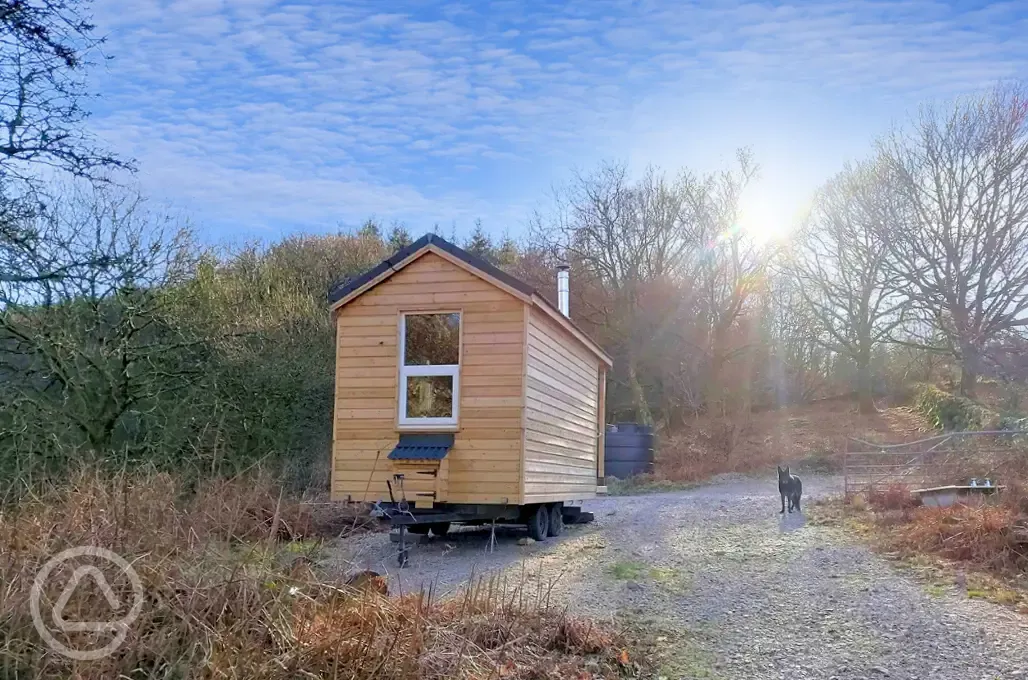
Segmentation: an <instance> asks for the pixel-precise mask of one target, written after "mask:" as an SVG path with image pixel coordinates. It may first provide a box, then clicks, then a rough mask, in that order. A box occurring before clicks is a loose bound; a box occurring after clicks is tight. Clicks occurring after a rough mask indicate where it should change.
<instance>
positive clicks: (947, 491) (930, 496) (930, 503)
mask: <svg viewBox="0 0 1028 680" xmlns="http://www.w3.org/2000/svg"><path fill="white" fill-rule="evenodd" d="M1003 488H1004V487H1002V486H970V485H963V484H961V485H950V486H934V487H932V488H930V489H914V493H916V494H917V495H918V496H919V497H920V498H921V502H922V503H923V504H924V505H925V506H926V507H929V508H947V507H949V506H951V505H954V504H956V503H961V502H966V501H967V500H968V499H971V498H975V499H977V500H982V498H983V497H984V496H990V495H992V494H994V493H996V492H997V491H1000V490H1001V489H1003Z"/></svg>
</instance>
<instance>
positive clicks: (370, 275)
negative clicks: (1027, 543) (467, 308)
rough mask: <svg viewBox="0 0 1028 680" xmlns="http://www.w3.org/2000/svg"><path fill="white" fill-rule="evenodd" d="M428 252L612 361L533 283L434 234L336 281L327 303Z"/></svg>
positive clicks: (350, 296)
mask: <svg viewBox="0 0 1028 680" xmlns="http://www.w3.org/2000/svg"><path fill="white" fill-rule="evenodd" d="M428 252H435V253H436V254H438V255H440V256H442V257H443V258H444V259H446V260H449V261H450V262H452V263H453V264H454V265H455V266H460V267H461V268H463V269H466V270H467V271H469V272H471V273H472V274H475V275H477V276H479V277H480V278H482V279H484V280H485V281H487V282H489V283H491V284H493V285H494V286H496V287H498V288H500V289H502V290H505V291H506V292H508V293H510V294H511V295H514V296H515V297H517V298H519V299H520V300H522V301H523V302H524V303H525V304H529V305H534V306H537V307H539V308H541V309H542V310H543V311H544V312H545V313H546V314H547V315H549V316H550V317H551V318H553V319H554V320H555V321H557V322H558V323H559V324H560V325H561V326H562V327H563V328H564V329H565V330H566V331H567V332H568V333H570V334H571V335H572V336H574V337H575V338H577V339H578V340H579V341H580V342H582V344H584V345H585V346H586V347H588V348H589V350H591V351H592V352H593V353H594V354H596V355H597V356H598V357H599V358H600V360H601V361H602V362H603V363H605V364H607V365H608V366H611V365H613V361H612V360H611V358H610V357H609V356H607V354H606V352H604V351H603V349H602V348H600V346H599V345H597V344H596V343H595V342H593V341H592V340H591V339H590V338H589V336H587V335H586V334H585V333H584V332H582V330H581V329H579V328H578V327H577V326H576V325H575V324H574V323H573V322H572V321H571V319H569V318H568V317H566V316H564V315H563V314H561V313H560V311H558V310H557V308H556V307H554V306H553V304H552V303H551V302H550V301H549V300H547V299H546V298H544V297H543V296H542V295H540V294H539V291H537V290H536V289H535V288H533V287H532V286H530V285H528V284H527V283H525V282H524V281H522V280H521V279H519V278H517V277H515V276H511V275H510V274H508V273H507V272H505V271H503V270H502V269H500V268H499V267H497V266H496V265H494V264H492V263H491V262H489V261H488V260H486V259H484V258H481V257H478V256H477V255H473V254H472V253H469V252H468V251H466V250H464V249H463V248H460V247H458V246H456V245H454V244H453V243H450V242H449V241H447V240H446V239H444V238H442V237H441V236H438V235H437V234H425V235H424V236H422V237H421V238H419V239H418V240H417V241H415V242H414V243H411V244H410V245H409V246H407V247H406V248H401V249H399V250H397V251H396V252H395V253H393V254H392V255H390V256H389V257H387V258H386V259H384V260H382V261H381V262H380V263H378V264H377V265H375V266H374V267H372V268H371V269H369V270H368V271H366V272H364V273H363V274H360V275H358V276H355V277H353V278H351V279H348V280H347V281H344V282H343V283H341V284H339V285H337V286H336V287H335V288H333V289H332V291H331V292H330V293H329V303H330V307H331V309H332V310H333V311H335V310H338V309H339V308H341V307H343V306H344V305H346V304H347V303H348V302H350V301H352V300H354V299H355V298H358V297H360V296H361V295H363V294H364V293H366V292H368V291H369V290H371V289H372V288H374V287H375V286H377V285H378V284H380V283H382V282H383V281H385V280H386V279H388V278H389V277H390V276H392V275H393V274H395V273H396V272H398V271H400V270H401V269H403V268H404V267H406V266H407V265H409V264H410V263H412V262H414V261H415V260H417V259H418V258H420V257H421V256H422V255H424V254H426V253H428Z"/></svg>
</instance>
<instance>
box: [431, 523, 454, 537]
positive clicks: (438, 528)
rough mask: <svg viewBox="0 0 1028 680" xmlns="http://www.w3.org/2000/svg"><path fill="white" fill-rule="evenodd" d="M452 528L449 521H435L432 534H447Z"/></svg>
mask: <svg viewBox="0 0 1028 680" xmlns="http://www.w3.org/2000/svg"><path fill="white" fill-rule="evenodd" d="M449 530H450V523H449V522H435V523H434V524H432V535H433V536H445V535H446V532H447V531H449Z"/></svg>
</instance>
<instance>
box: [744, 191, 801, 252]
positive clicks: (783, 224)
mask: <svg viewBox="0 0 1028 680" xmlns="http://www.w3.org/2000/svg"><path fill="white" fill-rule="evenodd" d="M802 215H803V202H802V200H800V199H799V198H798V197H797V196H796V195H795V194H794V192H788V191H782V190H781V188H777V189H776V188H775V187H772V186H771V185H769V184H768V183H760V184H757V185H754V186H750V187H747V188H746V190H745V191H744V192H743V195H742V197H741V198H740V200H739V218H738V226H739V228H740V229H741V230H742V231H744V232H745V233H746V234H748V235H749V236H750V238H752V239H753V240H754V241H755V242H757V243H759V244H765V243H769V242H771V241H784V240H786V239H787V238H788V237H789V234H790V233H791V232H792V231H793V230H794V229H795V228H796V226H797V225H798V224H799V222H800V220H801V219H802Z"/></svg>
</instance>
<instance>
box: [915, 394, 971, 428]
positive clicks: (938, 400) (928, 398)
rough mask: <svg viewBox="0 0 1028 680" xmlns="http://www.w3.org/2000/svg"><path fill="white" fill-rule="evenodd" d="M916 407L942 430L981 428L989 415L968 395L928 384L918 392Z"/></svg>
mask: <svg viewBox="0 0 1028 680" xmlns="http://www.w3.org/2000/svg"><path fill="white" fill-rule="evenodd" d="M915 408H916V409H917V410H918V411H919V412H920V413H921V414H922V415H923V416H925V418H927V419H928V421H929V422H930V423H931V424H932V426H933V427H935V428H937V429H940V430H948V431H953V430H957V431H960V430H980V429H982V425H983V423H984V422H985V420H986V418H987V417H988V416H989V412H988V411H987V410H986V409H985V408H984V407H983V406H982V405H981V404H978V403H976V402H974V401H972V400H971V399H968V398H966V397H960V396H957V395H954V394H950V393H949V392H944V391H943V390H940V389H939V388H938V387H934V386H932V385H926V386H924V387H923V388H921V390H920V391H919V392H918V394H917V400H916V402H915Z"/></svg>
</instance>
